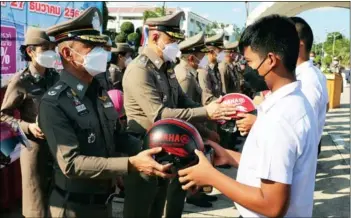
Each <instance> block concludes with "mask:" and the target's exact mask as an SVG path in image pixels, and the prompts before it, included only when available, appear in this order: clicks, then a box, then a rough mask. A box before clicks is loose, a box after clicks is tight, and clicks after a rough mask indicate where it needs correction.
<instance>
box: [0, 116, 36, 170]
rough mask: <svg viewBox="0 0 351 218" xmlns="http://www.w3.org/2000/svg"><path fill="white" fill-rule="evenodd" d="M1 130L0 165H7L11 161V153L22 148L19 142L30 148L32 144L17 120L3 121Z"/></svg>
mask: <svg viewBox="0 0 351 218" xmlns="http://www.w3.org/2000/svg"><path fill="white" fill-rule="evenodd" d="M0 130H1V138H0V139H1V141H0V165H3V166H7V165H8V164H10V163H11V154H12V153H13V152H15V150H17V149H20V147H19V146H18V145H19V144H23V145H24V146H26V147H27V148H30V144H29V141H28V139H27V137H26V135H25V134H24V133H23V131H22V129H21V128H20V127H19V125H18V123H17V122H12V123H7V122H1V123H0Z"/></svg>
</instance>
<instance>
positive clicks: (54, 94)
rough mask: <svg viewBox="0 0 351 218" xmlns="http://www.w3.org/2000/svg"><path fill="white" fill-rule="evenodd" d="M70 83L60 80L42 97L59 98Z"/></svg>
mask: <svg viewBox="0 0 351 218" xmlns="http://www.w3.org/2000/svg"><path fill="white" fill-rule="evenodd" d="M67 87H68V85H67V84H66V83H64V82H62V81H58V82H57V83H56V84H55V85H54V86H52V87H51V88H50V89H49V90H48V91H47V92H46V93H45V95H44V96H43V98H42V99H51V100H53V99H58V97H59V96H60V95H61V93H62V92H63V91H64V90H66V89H67Z"/></svg>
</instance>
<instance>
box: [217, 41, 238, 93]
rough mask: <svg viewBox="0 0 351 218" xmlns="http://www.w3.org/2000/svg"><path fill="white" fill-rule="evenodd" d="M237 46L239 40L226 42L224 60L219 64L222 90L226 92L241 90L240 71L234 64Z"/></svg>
mask: <svg viewBox="0 0 351 218" xmlns="http://www.w3.org/2000/svg"><path fill="white" fill-rule="evenodd" d="M237 47H238V42H231V43H227V44H225V45H224V49H223V51H224V54H225V55H224V60H223V61H222V62H221V63H219V65H218V69H219V73H220V74H221V81H222V92H223V93H224V94H228V93H238V92H240V78H239V72H237V69H236V68H235V66H234V64H233V61H234V58H233V57H234V56H233V55H234V53H233V52H235V50H236V49H237Z"/></svg>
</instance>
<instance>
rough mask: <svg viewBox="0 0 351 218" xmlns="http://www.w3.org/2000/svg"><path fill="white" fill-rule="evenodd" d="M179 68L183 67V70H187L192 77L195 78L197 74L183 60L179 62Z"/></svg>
mask: <svg viewBox="0 0 351 218" xmlns="http://www.w3.org/2000/svg"><path fill="white" fill-rule="evenodd" d="M180 66H182V67H184V68H185V69H187V70H188V72H190V73H191V74H192V75H193V76H195V77H196V76H197V74H198V72H197V71H196V70H195V69H194V68H193V67H191V66H190V65H189V64H188V62H186V61H185V60H183V59H181V60H180Z"/></svg>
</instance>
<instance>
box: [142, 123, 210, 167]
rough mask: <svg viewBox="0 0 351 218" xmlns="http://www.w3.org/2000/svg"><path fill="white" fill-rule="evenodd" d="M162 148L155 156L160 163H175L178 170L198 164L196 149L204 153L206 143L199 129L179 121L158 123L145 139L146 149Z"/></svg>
mask: <svg viewBox="0 0 351 218" xmlns="http://www.w3.org/2000/svg"><path fill="white" fill-rule="evenodd" d="M154 147H162V149H163V150H162V152H160V153H158V154H157V155H156V156H155V160H156V161H157V162H159V163H173V166H174V167H175V168H176V170H178V169H182V168H186V167H188V166H191V165H194V164H196V163H197V161H198V158H197V156H196V154H195V152H194V151H195V149H198V150H200V151H204V143H203V141H202V138H201V136H200V133H199V132H198V131H197V129H196V128H195V127H194V126H193V125H191V124H190V123H188V122H185V121H183V120H179V119H164V120H160V121H157V122H156V123H154V125H152V127H151V128H150V129H149V130H148V132H147V133H146V136H145V137H144V149H149V148H154Z"/></svg>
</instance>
